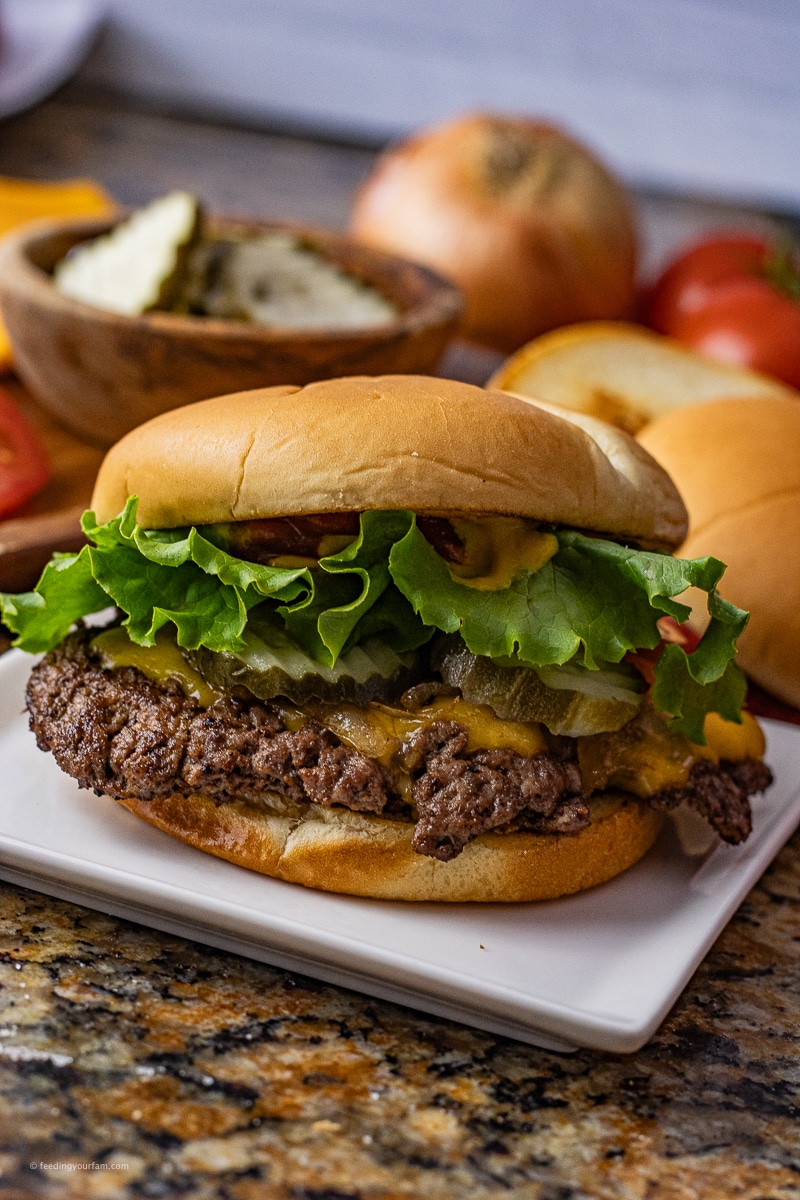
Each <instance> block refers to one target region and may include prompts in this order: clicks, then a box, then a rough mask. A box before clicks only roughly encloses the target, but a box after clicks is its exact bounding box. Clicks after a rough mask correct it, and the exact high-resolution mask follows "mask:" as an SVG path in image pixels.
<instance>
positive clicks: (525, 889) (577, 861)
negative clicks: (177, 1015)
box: [119, 793, 663, 902]
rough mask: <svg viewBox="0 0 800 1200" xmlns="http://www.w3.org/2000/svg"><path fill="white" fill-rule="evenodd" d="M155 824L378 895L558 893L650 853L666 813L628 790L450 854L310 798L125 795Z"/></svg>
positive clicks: (250, 860)
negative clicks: (417, 845) (560, 821)
mask: <svg viewBox="0 0 800 1200" xmlns="http://www.w3.org/2000/svg"><path fill="white" fill-rule="evenodd" d="M119 803H120V804H122V805H123V807H125V808H127V809H128V810H129V811H130V812H132V813H134V814H135V816H137V817H141V818H142V819H143V820H145V821H147V822H148V824H150V825H154V826H155V827H156V828H157V829H161V830H163V831H164V832H165V833H169V834H171V835H172V837H176V838H179V839H180V840H181V841H183V842H188V843H189V845H192V846H196V847H197V848H198V849H200V850H205V851H207V852H208V853H209V854H215V855H216V856H217V857H218V858H224V859H227V860H228V862H233V863H236V864H237V865H239V866H242V867H248V868H249V869H250V870H252V871H259V872H261V874H262V875H272V876H274V877H275V878H277V879H284V880H286V881H287V882H289V883H301V884H304V885H305V886H306V887H312V888H316V889H321V890H323V891H329V892H346V893H349V894H350V895H354V896H370V897H373V898H375V899H380V900H417V901H428V900H448V901H461V902H464V901H523V900H553V899H555V898H556V897H558V896H564V895H569V894H571V893H573V892H578V891H582V890H584V889H585V888H589V887H594V886H595V885H596V884H599V883H605V882H606V881H607V880H609V879H612V878H613V877H614V876H615V875H618V874H619V873H620V872H621V871H624V870H626V869H627V868H628V867H630V866H632V865H633V863H635V862H637V861H638V859H640V858H641V857H642V855H643V854H645V853H646V852H647V851H648V850H649V849H650V847H651V846H652V844H653V842H654V841H655V839H656V837H657V835H658V832H659V830H660V828H661V824H662V821H663V816H662V814H661V813H659V812H657V811H656V810H655V809H651V808H649V807H647V806H646V805H644V804H641V803H639V802H637V801H635V800H632V799H630V798H623V797H622V796H620V795H617V794H614V793H606V794H605V796H603V797H602V798H601V799H600V800H599V801H598V800H596V799H595V800H592V802H591V804H592V824H591V825H590V826H589V827H588V828H587V829H585V830H583V831H582V832H581V833H578V834H544V835H536V834H531V833H510V834H491V833H490V834H484V835H483V836H481V837H479V838H477V840H476V841H474V842H471V843H470V844H469V845H468V846H466V847H465V849H464V850H463V851H462V852H461V854H460V855H459V856H458V858H456V859H453V860H452V862H447V863H444V862H439V861H437V860H436V859H432V858H427V857H424V856H423V855H420V854H416V853H415V852H414V851H413V850H412V849H411V836H412V832H413V826H412V825H411V824H410V823H409V822H401V821H390V820H384V819H381V818H376V817H368V816H364V815H362V814H357V813H352V812H349V811H347V810H344V809H322V808H320V807H319V806H318V805H310V806H309V808H310V809H311V810H313V811H310V812H309V814H308V816H307V817H306V818H304V819H301V820H299V821H298V819H297V817H287V816H279V815H276V814H271V813H269V812H268V811H266V810H264V809H262V808H255V807H253V806H251V805H248V804H246V803H244V802H243V801H234V802H233V803H230V804H221V805H216V804H214V802H213V800H210V799H209V798H208V797H207V796H201V795H194V796H172V797H168V798H166V799H155V800H147V801H145V800H134V799H130V800H121V801H119Z"/></svg>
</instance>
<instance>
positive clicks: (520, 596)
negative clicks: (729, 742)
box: [389, 525, 747, 741]
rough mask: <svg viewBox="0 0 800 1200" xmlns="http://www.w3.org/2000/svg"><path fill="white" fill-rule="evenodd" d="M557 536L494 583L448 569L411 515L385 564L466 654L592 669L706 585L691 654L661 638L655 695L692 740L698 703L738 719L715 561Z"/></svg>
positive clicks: (642, 641) (681, 608) (736, 677)
mask: <svg viewBox="0 0 800 1200" xmlns="http://www.w3.org/2000/svg"><path fill="white" fill-rule="evenodd" d="M556 537H557V538H558V543H559V549H558V552H557V553H556V554H555V555H554V556H553V558H551V559H550V561H549V562H547V563H546V564H545V565H544V566H543V567H541V568H540V569H539V570H538V571H534V572H530V571H520V572H519V573H518V574H517V575H516V576H515V577H514V579H513V580H512V581H511V585H510V586H509V587H508V588H502V589H498V590H497V591H481V590H478V589H476V588H472V587H469V586H468V585H467V584H464V583H461V582H459V581H458V580H457V579H454V578H453V576H452V575H451V573H450V571H449V569H448V567H447V564H446V563H445V562H444V561H443V560H442V559H441V558H440V557H439V555H438V554H437V553H436V551H435V550H434V549H433V547H432V546H431V545H430V544H429V543H428V542H427V541H426V540H425V538H424V537H423V536H422V534H421V533H420V532H419V530H418V529H417V528H416V525H414V526H412V527H411V528H410V529H409V531H408V533H407V534H406V536H405V537H404V538H403V539H402V540H401V541H400V542H397V543H396V544H395V545H394V546H393V547H392V551H391V554H390V558H389V567H390V570H391V573H392V577H393V579H394V581H395V583H396V584H397V586H398V588H399V589H400V591H401V592H402V593H403V594H404V595H405V596H406V597H407V598H408V600H409V601H410V602H411V604H412V606H413V608H414V611H415V612H417V613H418V614H419V615H420V617H421V618H422V620H423V621H424V622H425V623H426V624H429V625H435V626H437V628H439V629H444V630H445V631H446V632H448V633H456V632H457V633H460V635H461V637H462V638H463V640H464V642H465V644H466V645H467V647H468V649H470V650H471V651H472V652H473V654H481V655H484V656H486V657H489V658H495V659H501V660H508V659H509V658H511V659H513V660H514V661H516V662H519V663H520V664H527V665H529V666H534V667H542V666H547V665H552V664H562V663H566V662H569V661H571V660H575V661H576V662H578V663H580V664H582V665H584V666H587V667H589V668H595V667H596V666H597V665H598V663H600V662H603V661H606V662H620V660H621V659H622V658H623V657H624V655H625V654H626V653H627V652H628V651H630V650H636V649H642V648H650V649H652V648H653V647H655V646H657V645H658V644H659V641H660V637H661V635H660V631H659V628H658V620H659V618H660V617H662V616H665V615H669V616H672V617H675V619H676V620H678V621H682V620H685V619H686V617H687V616H688V615H689V612H690V609H689V608H688V607H687V606H686V605H685V604H681V603H679V602H678V601H676V600H675V599H674V597H675V596H678V595H680V594H681V593H683V592H685V591H686V589H687V588H689V587H697V588H701V589H702V590H703V591H706V592H707V593H708V594H709V612H710V615H711V621H710V624H709V627H708V630H707V632H706V634H705V636H704V638H703V640H702V641H701V643H700V645H699V646H698V648H697V650H696V651H695V653H694V654H693V655H691V656H688V655H687V654H686V653H685V651H683V650H682V649H681V648H680V647H678V646H671V647H668V648H667V651H668V652H666V651H665V653H664V655H662V658H661V660H660V661H659V663H658V665H657V666H656V680H657V681H660V686H659V687H658V688H657V691H656V692H655V694H654V699H655V702H656V704H658V706H659V707H660V708H661V709H662V711H664V712H666V713H669V714H671V715H672V716H673V719H674V721H673V723H674V726H675V727H676V728H678V729H680V730H681V731H682V732H685V733H686V734H687V735H688V736H690V737H692V738H693V740H695V741H702V736H703V734H702V716H703V715H704V714H705V712H707V711H717V712H722V714H723V716H725V715H727V714H728V713H731V714H734V713H735V715H733V716H732V717H731V719H733V720H740V719H741V718H740V716H739V709H740V707H741V699H742V685H741V679H740V675H741V673H740V672H738V669H735V668H734V669H733V670H729V664H730V660H731V659H732V657H733V655H734V653H735V643H736V638H737V637H738V636H739V634H740V633H741V632H742V630H743V629H744V627H745V624H746V622H747V614H746V613H744V612H742V610H741V609H738V608H736V607H735V606H734V605H732V604H728V603H727V602H726V601H724V600H722V599H721V598H720V597H719V596H718V594H717V592H716V584H717V582H718V581H719V579H720V577H721V575H722V573H723V571H724V570H725V567H724V564H723V563H721V562H720V561H719V560H718V559H714V558H701V559H694V560H691V561H687V560H682V559H676V558H671V557H669V556H668V555H665V554H658V553H655V552H653V551H647V550H635V549H631V548H629V547H625V546H620V545H618V544H617V543H616V542H609V541H604V540H602V539H599V538H589V537H586V536H585V535H583V534H580V533H576V532H574V531H572V530H561V531H557V533H556ZM698 656H699V657H698ZM704 705H705V708H704V707H703V706H704ZM701 710H702V711H701Z"/></svg>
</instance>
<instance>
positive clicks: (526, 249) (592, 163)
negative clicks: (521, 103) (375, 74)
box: [351, 113, 636, 353]
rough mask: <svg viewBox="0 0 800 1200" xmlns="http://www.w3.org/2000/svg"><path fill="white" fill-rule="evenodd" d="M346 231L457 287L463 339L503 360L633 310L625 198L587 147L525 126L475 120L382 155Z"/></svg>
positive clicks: (632, 248) (632, 251)
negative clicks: (566, 330) (568, 330)
mask: <svg viewBox="0 0 800 1200" xmlns="http://www.w3.org/2000/svg"><path fill="white" fill-rule="evenodd" d="M351 229H352V232H353V234H354V236H355V237H356V238H357V239H358V240H360V241H362V242H365V243H367V244H369V245H372V246H376V247H379V248H382V249H385V250H391V251H392V252H393V253H396V254H401V255H404V256H405V257H407V258H411V259H415V260H417V261H418V262H421V263H424V264H426V265H427V266H430V267H433V268H434V269H435V270H437V271H439V272H441V273H442V274H444V275H447V276H449V277H450V278H451V279H452V280H454V282H455V283H457V284H458V285H459V287H460V288H461V289H462V291H463V292H464V296H465V299H466V311H465V316H464V320H463V322H462V327H461V331H462V333H463V335H464V337H466V338H468V339H470V340H472V341H476V342H480V343H482V344H484V345H487V346H490V347H492V348H493V349H496V350H501V351H503V352H505V353H508V352H509V351H512V350H515V349H516V348H517V347H518V346H521V345H522V344H523V343H524V342H527V341H528V340H529V339H530V338H532V337H535V336H536V335H537V334H539V333H543V332H544V331H545V330H547V329H554V328H556V327H557V326H559V325H565V324H568V323H569V322H571V321H582V320H592V319H594V318H600V317H609V318H613V317H624V316H626V315H627V314H628V313H629V312H630V311H631V309H632V307H633V297H634V274H635V266H636V236H635V230H634V222H633V215H632V212H631V207H630V204H629V202H628V199H627V197H626V195H625V192H624V190H623V188H622V187H621V186H620V184H619V183H618V182H617V181H616V180H615V179H614V178H613V176H612V175H611V174H610V172H609V171H608V170H607V169H606V168H605V167H604V166H603V164H602V163H601V162H599V161H598V159H597V158H596V157H595V156H594V155H593V154H591V153H590V151H589V150H587V149H586V147H584V146H582V145H581V144H580V143H578V142H576V141H575V140H574V139H573V138H571V137H569V136H568V135H567V134H565V133H564V132H563V131H562V130H560V129H557V128H555V127H554V126H552V125H547V124H543V123H542V122H539V121H532V120H530V119H528V118H526V117H509V116H499V115H492V114H486V113H477V114H473V115H471V116H466V117H462V118H460V119H458V120H455V121H452V122H449V123H448V124H445V125H441V126H437V127H436V128H433V129H429V130H427V131H425V132H422V133H420V134H418V135H417V136H416V137H413V138H411V139H409V140H408V141H405V142H403V143H401V144H399V145H397V146H395V147H393V148H392V149H390V150H388V151H387V152H386V153H385V154H384V155H382V157H381V158H380V159H379V160H378V163H377V165H376V167H375V169H374V171H373V172H372V174H371V175H370V177H369V178H368V179H367V181H366V182H365V183H364V185H363V186H362V188H361V190H360V191H359V193H358V195H357V197H356V201H355V205H354V208H353V213H352V220H351Z"/></svg>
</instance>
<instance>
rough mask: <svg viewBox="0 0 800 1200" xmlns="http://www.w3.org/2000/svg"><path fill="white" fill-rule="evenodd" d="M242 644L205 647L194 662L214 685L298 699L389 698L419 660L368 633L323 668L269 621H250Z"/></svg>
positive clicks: (194, 655)
mask: <svg viewBox="0 0 800 1200" xmlns="http://www.w3.org/2000/svg"><path fill="white" fill-rule="evenodd" d="M244 643H245V645H244V649H243V650H241V651H239V652H238V653H236V654H232V653H217V652H216V651H213V650H208V649H206V648H205V647H201V648H200V649H199V650H196V651H194V652H193V653H192V654H191V661H192V663H193V665H194V666H196V668H197V670H198V671H199V672H200V674H201V675H202V676H203V678H204V679H205V680H206V681H207V682H208V683H209V684H211V686H212V687H216V688H228V687H234V686H235V685H237V684H240V685H243V686H244V687H246V688H249V689H250V691H251V692H252V693H253V695H255V696H258V697H259V699H261V700H270V699H272V697H273V696H285V697H286V698H287V699H289V700H293V701H294V702H295V703H296V704H302V703H304V702H305V701H306V700H311V699H316V700H352V701H354V702H355V703H356V704H366V703H367V702H368V701H369V700H386V699H389V698H390V697H392V696H394V695H396V694H397V693H398V692H401V691H403V690H404V688H406V687H407V686H408V685H409V683H411V682H413V679H414V667H415V665H416V662H417V654H416V652H415V651H411V652H407V653H404V654H398V653H397V652H396V651H394V650H392V649H391V648H390V647H389V646H387V645H386V643H385V642H383V641H382V640H381V639H380V638H367V639H366V640H365V641H363V642H361V644H360V645H358V646H354V647H353V648H352V649H351V650H348V651H347V653H346V654H342V655H341V656H340V657H339V659H338V661H337V662H336V665H335V666H334V667H324V666H322V665H321V664H320V663H318V662H315V661H314V659H313V658H311V657H310V656H309V655H308V654H306V652H305V651H304V650H303V649H302V648H301V647H300V646H298V644H297V643H296V642H295V641H294V640H293V639H292V638H290V637H289V635H288V634H287V633H286V632H285V630H283V629H281V628H280V627H279V626H278V625H277V624H275V623H273V622H271V621H270V622H266V621H261V622H259V623H258V624H254V625H253V626H249V627H248V628H247V629H246V630H245V634H244Z"/></svg>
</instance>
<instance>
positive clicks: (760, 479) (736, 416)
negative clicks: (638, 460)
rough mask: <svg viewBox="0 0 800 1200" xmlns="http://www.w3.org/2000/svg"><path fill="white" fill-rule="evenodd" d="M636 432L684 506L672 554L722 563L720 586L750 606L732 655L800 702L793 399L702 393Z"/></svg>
mask: <svg viewBox="0 0 800 1200" xmlns="http://www.w3.org/2000/svg"><path fill="white" fill-rule="evenodd" d="M639 437H640V440H641V442H642V444H643V445H645V446H646V447H647V449H648V450H649V451H650V452H651V454H653V455H654V456H655V457H656V458H657V459H659V461H660V462H661V463H662V464H663V465H664V466H665V467H666V468H667V470H668V471H669V472H670V473H671V474H672V475H673V476H674V478H675V481H676V483H677V484H678V487H679V488H680V490H681V493H682V495H683V498H684V500H685V501H686V506H687V508H688V509H689V519H690V528H689V536H688V538H687V539H686V541H685V542H684V544H683V547H682V548H681V554H682V555H683V556H684V557H690V558H694V557H696V556H700V555H704V554H713V555H716V557H717V558H721V559H722V561H723V562H725V563H727V565H728V569H727V571H726V572H725V575H724V576H723V579H722V583H721V586H720V591H721V593H722V595H723V596H725V597H726V598H727V599H728V600H732V601H733V602H734V603H735V604H738V605H739V606H740V607H741V608H746V609H747V610H748V611H749V612H750V623H749V625H748V626H747V629H746V630H745V632H744V633H743V634H742V637H741V639H740V641H739V654H738V661H739V662H740V664H741V666H742V667H743V668H744V669H745V671H746V672H747V673H748V675H750V676H752V678H753V679H755V680H756V682H757V683H759V684H761V686H762V687H764V688H766V689H767V690H768V691H770V692H772V693H774V695H776V696H779V697H780V698H781V699H782V700H785V701H787V702H788V703H789V704H793V705H795V707H798V708H800V605H798V597H800V401H799V400H791V399H786V400H784V399H780V398H775V399H769V398H765V399H759V400H756V399H749V398H748V399H731V400H717V401H711V402H709V403H706V404H701V405H696V406H693V407H690V408H684V409H679V410H677V411H675V412H672V413H669V414H668V415H667V416H664V417H662V418H661V419H660V420H657V421H654V422H653V423H652V424H651V425H648V426H647V428H646V429H644V430H643V431H642V432H641V434H640V435H639Z"/></svg>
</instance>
